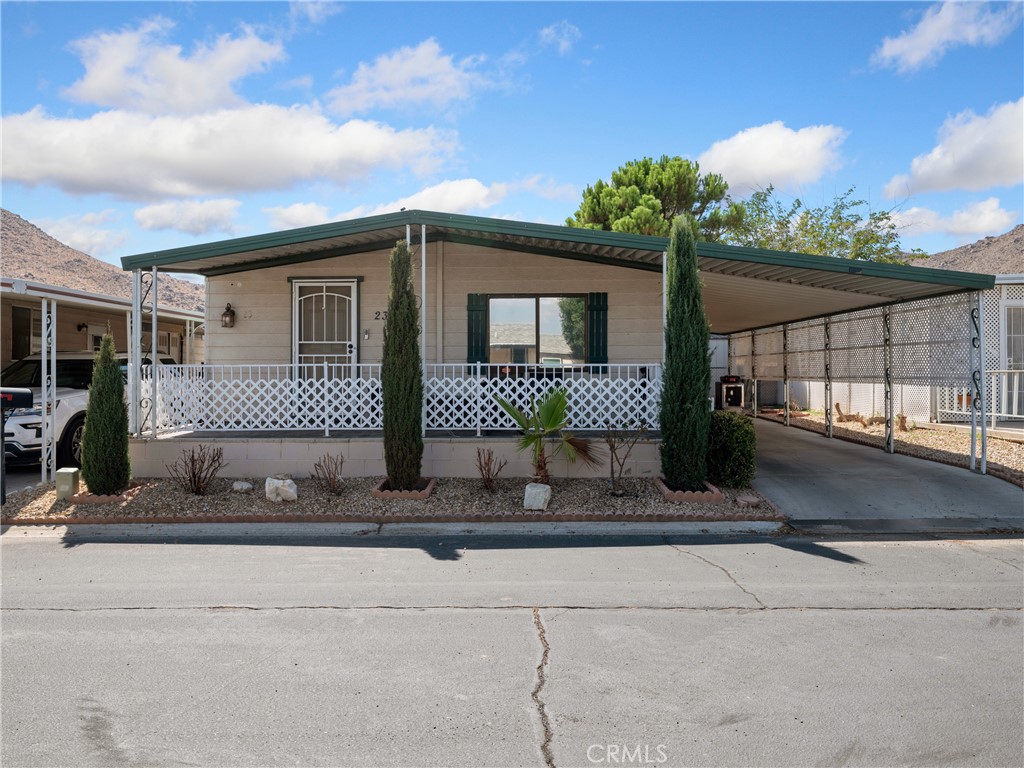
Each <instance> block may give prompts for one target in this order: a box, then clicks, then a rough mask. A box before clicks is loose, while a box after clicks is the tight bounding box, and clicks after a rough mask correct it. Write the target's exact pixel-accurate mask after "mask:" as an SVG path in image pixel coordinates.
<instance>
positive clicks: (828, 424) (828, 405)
mask: <svg viewBox="0 0 1024 768" xmlns="http://www.w3.org/2000/svg"><path fill="white" fill-rule="evenodd" d="M825 437H832V318H830V317H826V318H825Z"/></svg>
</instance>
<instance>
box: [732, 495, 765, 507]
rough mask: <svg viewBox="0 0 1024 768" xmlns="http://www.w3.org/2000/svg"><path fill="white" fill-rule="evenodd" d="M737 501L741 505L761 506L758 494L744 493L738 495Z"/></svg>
mask: <svg viewBox="0 0 1024 768" xmlns="http://www.w3.org/2000/svg"><path fill="white" fill-rule="evenodd" d="M736 503H737V504H738V505H740V506H741V507H759V506H761V499H759V498H758V497H757V496H750V495H748V494H743V495H741V496H737V497H736Z"/></svg>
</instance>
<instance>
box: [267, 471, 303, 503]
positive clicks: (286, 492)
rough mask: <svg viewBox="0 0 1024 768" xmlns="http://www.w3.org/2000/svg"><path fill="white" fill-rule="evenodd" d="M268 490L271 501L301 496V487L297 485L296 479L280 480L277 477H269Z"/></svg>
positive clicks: (293, 499) (293, 498)
mask: <svg viewBox="0 0 1024 768" xmlns="http://www.w3.org/2000/svg"><path fill="white" fill-rule="evenodd" d="M266 492H267V499H268V500H269V501H276V502H282V501H295V500H296V499H297V498H299V489H298V488H296V487H295V481H294V480H278V479H277V478H276V477H268V478H267V484H266Z"/></svg>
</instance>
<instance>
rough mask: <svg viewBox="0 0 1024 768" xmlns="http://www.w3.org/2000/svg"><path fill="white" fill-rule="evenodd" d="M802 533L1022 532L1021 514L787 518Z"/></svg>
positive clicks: (793, 527)
mask: <svg viewBox="0 0 1024 768" xmlns="http://www.w3.org/2000/svg"><path fill="white" fill-rule="evenodd" d="M788 525H789V527H790V528H792V529H794V530H795V531H797V532H798V533H801V534H830V535H831V534H836V533H852V534H890V533H924V534H950V533H953V534H964V533H971V534H985V533H988V534H1017V535H1019V534H1022V533H1024V518H1020V517H916V518H904V519H896V518H893V519H887V518H862V519H849V520H790V521H789V523H788Z"/></svg>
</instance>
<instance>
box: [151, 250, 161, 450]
mask: <svg viewBox="0 0 1024 768" xmlns="http://www.w3.org/2000/svg"><path fill="white" fill-rule="evenodd" d="M157 274H158V273H157V268H156V267H153V331H152V333H151V334H150V339H151V341H150V345H149V349H150V361H149V373H150V377H151V379H152V382H153V384H152V386H153V404H152V407H151V408H150V410H149V412H150V414H152V415H151V417H150V420H149V424H150V434H152V435H153V437H156V422H157V412H158V411H159V406H160V399H159V381H160V346H159V343H158V342H159V339H160V325H159V323H158V321H157V304H156V292H157Z"/></svg>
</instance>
